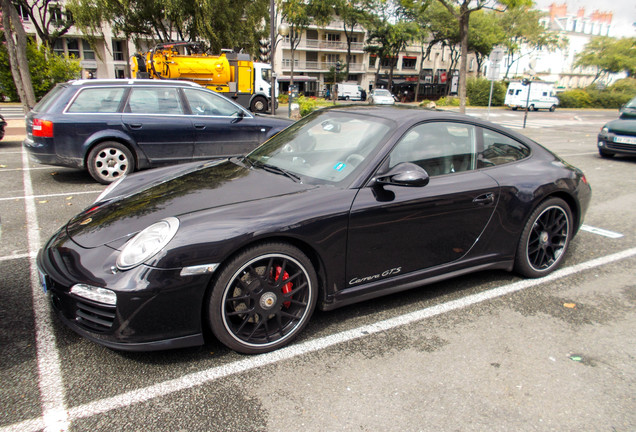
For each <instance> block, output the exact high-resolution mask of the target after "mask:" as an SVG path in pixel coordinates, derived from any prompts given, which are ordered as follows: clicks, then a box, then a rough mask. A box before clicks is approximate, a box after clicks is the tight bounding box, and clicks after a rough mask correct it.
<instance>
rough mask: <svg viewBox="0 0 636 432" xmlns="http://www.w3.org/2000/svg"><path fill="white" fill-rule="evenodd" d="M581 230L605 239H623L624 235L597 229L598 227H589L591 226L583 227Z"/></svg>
mask: <svg viewBox="0 0 636 432" xmlns="http://www.w3.org/2000/svg"><path fill="white" fill-rule="evenodd" d="M581 230H582V231H587V232H590V233H592V234H598V235H600V236H603V237H609V238H613V239H617V238H621V237H623V234H621V233H617V232H614V231H608V230H605V229H603V228H596V227H593V226H589V225H581Z"/></svg>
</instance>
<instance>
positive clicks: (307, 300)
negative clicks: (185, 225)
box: [208, 243, 318, 354]
mask: <svg viewBox="0 0 636 432" xmlns="http://www.w3.org/2000/svg"><path fill="white" fill-rule="evenodd" d="M317 294H318V279H317V276H316V272H315V270H314V268H313V266H312V264H311V261H310V260H309V258H307V256H306V255H305V254H304V253H302V252H301V251H300V250H299V249H297V248H295V247H293V246H291V245H288V244H285V243H268V244H263V245H260V246H256V247H253V248H251V249H247V250H245V251H244V252H242V253H240V254H239V255H238V256H237V257H235V258H234V259H232V260H231V261H230V262H229V263H228V264H227V265H226V266H224V267H223V269H222V270H221V272H220V274H219V276H218V279H217V280H216V283H215V285H214V287H213V289H212V292H211V295H210V300H209V303H208V318H209V322H210V327H211V328H212V332H213V333H214V335H215V336H216V337H217V339H218V340H219V341H220V342H222V343H223V344H224V345H226V346H227V347H229V348H231V349H233V350H235V351H238V352H241V353H244V354H259V353H264V352H268V351H273V350H275V349H278V348H280V347H282V346H284V345H287V344H288V343H289V342H290V341H292V340H293V339H294V338H295V337H296V336H297V335H298V334H299V333H300V332H301V331H302V329H303V328H304V327H305V325H306V324H307V322H308V321H309V318H310V317H311V315H312V313H313V311H314V307H315V304H316V299H317Z"/></svg>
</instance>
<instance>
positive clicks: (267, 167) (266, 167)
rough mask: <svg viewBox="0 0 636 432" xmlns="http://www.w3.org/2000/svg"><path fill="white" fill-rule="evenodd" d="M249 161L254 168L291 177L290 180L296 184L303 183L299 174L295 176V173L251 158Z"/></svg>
mask: <svg viewBox="0 0 636 432" xmlns="http://www.w3.org/2000/svg"><path fill="white" fill-rule="evenodd" d="M247 159H248V160H249V161H250V163H251V164H252V166H253V167H256V168H262V169H264V170H265V171H268V172H271V173H274V174H281V175H284V176H286V177H289V178H290V179H292V180H294V181H295V182H296V183H301V178H300V176H299V175H297V174H294V173H293V172H290V171H287V170H286V169H283V168H280V167H277V166H274V165H269V164H266V163H263V162H260V161H255V160H251V159H249V158H247Z"/></svg>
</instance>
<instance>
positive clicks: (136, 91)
mask: <svg viewBox="0 0 636 432" xmlns="http://www.w3.org/2000/svg"><path fill="white" fill-rule="evenodd" d="M291 123H292V122H291V121H290V120H287V119H277V118H272V117H268V116H261V115H254V114H251V113H249V112H248V111H246V110H245V109H243V108H242V107H240V106H239V105H237V104H235V103H234V102H231V101H230V100H228V99H226V98H225V97H223V96H221V95H219V94H217V93H215V92H213V91H210V90H207V89H205V88H203V87H201V86H199V85H197V84H194V83H189V82H184V81H168V80H165V81H162V80H158V81H154V80H85V81H69V82H67V83H64V84H59V85H57V86H56V87H55V88H54V89H53V90H51V92H49V93H48V94H47V95H46V96H45V97H44V98H43V99H42V100H41V101H40V102H39V103H38V104H37V105H36V106H35V107H34V108H33V110H31V112H29V114H28V115H27V118H26V131H27V137H26V139H25V140H24V147H25V148H26V149H27V151H28V152H29V155H30V157H31V158H32V159H33V160H34V161H36V162H39V163H43V164H50V165H61V166H66V167H72V168H83V169H87V170H88V172H89V173H90V175H91V176H92V177H93V178H94V179H95V180H97V181H98V182H100V183H104V184H108V183H111V182H112V181H114V180H117V179H118V178H120V177H122V176H123V175H125V174H128V173H131V172H133V171H136V170H140V169H143V168H149V167H154V166H159V165H163V164H173V163H177V162H188V161H193V160H203V159H210V158H213V157H219V156H230V155H238V154H245V153H247V152H249V151H251V150H253V149H254V148H255V147H256V146H258V145H259V144H261V143H262V142H264V141H265V140H267V139H268V138H270V137H271V136H273V135H275V134H276V133H278V132H279V131H281V130H282V129H284V128H285V127H287V126H288V125H289V124H291Z"/></svg>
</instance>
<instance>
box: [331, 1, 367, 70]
mask: <svg viewBox="0 0 636 432" xmlns="http://www.w3.org/2000/svg"><path fill="white" fill-rule="evenodd" d="M369 7H370V6H369V2H368V1H367V0H334V13H335V15H336V16H337V17H339V18H340V19H341V20H342V30H343V31H344V34H345V37H346V38H347V58H346V62H347V64H346V75H347V76H349V68H350V64H351V44H352V43H353V38H354V30H355V28H356V26H358V25H361V24H363V23H365V22H367V21H368V20H369V11H368V9H369Z"/></svg>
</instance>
